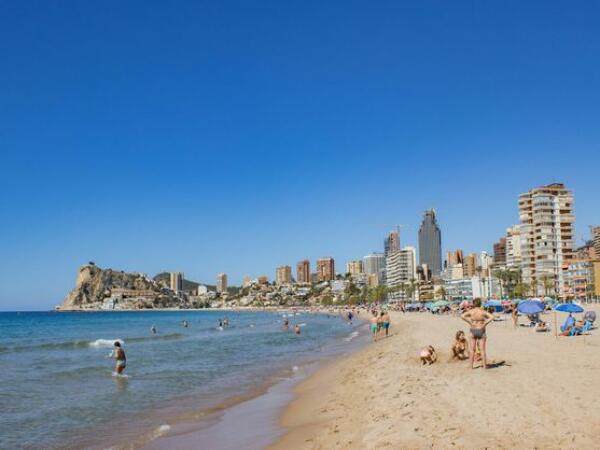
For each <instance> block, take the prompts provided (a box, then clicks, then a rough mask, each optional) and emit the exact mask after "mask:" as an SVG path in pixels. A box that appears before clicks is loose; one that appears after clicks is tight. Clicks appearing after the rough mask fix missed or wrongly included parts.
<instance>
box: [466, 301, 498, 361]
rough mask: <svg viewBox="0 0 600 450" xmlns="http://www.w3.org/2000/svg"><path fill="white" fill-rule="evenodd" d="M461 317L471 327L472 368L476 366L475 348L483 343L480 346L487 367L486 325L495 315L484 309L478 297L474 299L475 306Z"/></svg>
mask: <svg viewBox="0 0 600 450" xmlns="http://www.w3.org/2000/svg"><path fill="white" fill-rule="evenodd" d="M461 319H462V320H464V321H465V322H467V323H468V324H469V326H470V327H471V330H470V331H471V348H472V349H473V351H472V352H471V369H474V368H475V354H476V353H477V352H476V351H475V349H476V348H477V345H478V344H481V345H480V346H479V348H480V350H481V358H482V360H483V368H484V369H487V368H488V366H487V354H486V344H487V336H486V334H485V327H487V326H488V325H489V324H490V322H492V321H493V320H494V316H493V315H492V314H490V313H489V312H487V311H486V310H485V309H483V308H482V307H481V299H480V298H476V299H475V300H473V308H472V309H470V310H469V311H467V312H466V313H464V314H463V315H462V317H461Z"/></svg>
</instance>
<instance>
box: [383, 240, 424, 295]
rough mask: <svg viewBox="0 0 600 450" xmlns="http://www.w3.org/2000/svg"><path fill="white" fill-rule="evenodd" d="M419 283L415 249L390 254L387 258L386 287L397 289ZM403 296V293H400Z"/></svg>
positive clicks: (405, 249)
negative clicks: (403, 285) (397, 287)
mask: <svg viewBox="0 0 600 450" xmlns="http://www.w3.org/2000/svg"><path fill="white" fill-rule="evenodd" d="M411 280H412V281H413V282H416V281H417V251H416V249H415V248H414V247H404V248H403V249H402V250H399V251H395V252H390V253H389V254H388V257H387V258H386V285H387V286H388V287H396V286H400V285H401V284H405V285H407V284H410V283H411ZM400 294H401V295H402V292H400Z"/></svg>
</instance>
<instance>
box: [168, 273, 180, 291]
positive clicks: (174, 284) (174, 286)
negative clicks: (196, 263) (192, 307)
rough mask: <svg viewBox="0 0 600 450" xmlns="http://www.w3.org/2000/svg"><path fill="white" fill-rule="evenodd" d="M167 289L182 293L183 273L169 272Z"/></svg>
mask: <svg viewBox="0 0 600 450" xmlns="http://www.w3.org/2000/svg"><path fill="white" fill-rule="evenodd" d="M170 275H171V276H170V280H169V281H170V283H169V287H170V288H171V290H172V291H173V292H181V291H183V273H181V272H171V274H170Z"/></svg>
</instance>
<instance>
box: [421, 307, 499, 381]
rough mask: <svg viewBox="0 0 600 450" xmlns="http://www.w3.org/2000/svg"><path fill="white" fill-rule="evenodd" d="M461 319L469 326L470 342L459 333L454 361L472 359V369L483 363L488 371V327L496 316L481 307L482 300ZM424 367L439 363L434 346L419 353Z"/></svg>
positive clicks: (454, 350) (453, 350) (453, 347)
mask: <svg viewBox="0 0 600 450" xmlns="http://www.w3.org/2000/svg"><path fill="white" fill-rule="evenodd" d="M461 319H462V320H464V321H465V322H467V323H468V324H469V334H470V336H469V340H467V338H466V336H465V332H464V331H460V330H459V331H457V332H456V334H455V336H454V342H453V343H452V359H457V360H466V359H468V358H469V356H470V359H471V369H474V368H475V363H476V362H478V361H481V362H482V364H483V368H484V369H487V368H488V367H489V366H488V364H487V351H486V347H487V334H486V327H487V326H488V325H489V324H490V323H491V322H493V320H494V315H493V314H491V313H490V312H489V311H486V310H485V309H484V308H482V307H481V299H480V298H476V299H474V300H473V307H472V308H471V309H469V310H467V311H466V312H465V313H464V314H463V315H462V316H461ZM419 358H420V360H421V364H422V365H431V364H433V363H435V362H436V361H437V359H438V358H437V353H436V351H435V348H434V347H433V346H432V345H428V346H427V347H425V348H423V349H422V350H421V352H420V353H419Z"/></svg>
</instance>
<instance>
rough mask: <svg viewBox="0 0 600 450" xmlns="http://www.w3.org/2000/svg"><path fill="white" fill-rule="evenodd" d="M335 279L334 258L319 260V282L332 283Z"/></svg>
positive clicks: (328, 257)
mask: <svg viewBox="0 0 600 450" xmlns="http://www.w3.org/2000/svg"><path fill="white" fill-rule="evenodd" d="M334 279H335V262H334V260H333V258H332V257H330V256H324V257H323V258H319V259H317V280H318V281H319V282H321V281H331V280H334Z"/></svg>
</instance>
